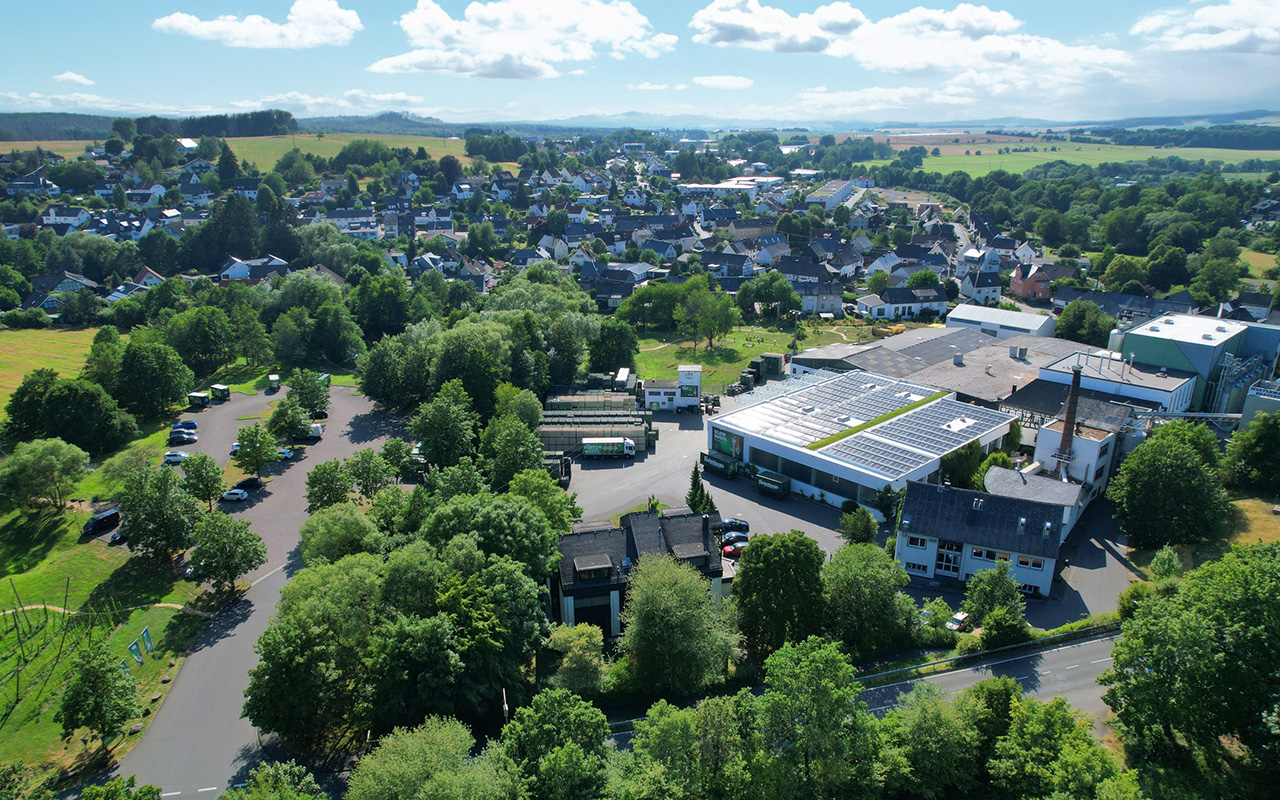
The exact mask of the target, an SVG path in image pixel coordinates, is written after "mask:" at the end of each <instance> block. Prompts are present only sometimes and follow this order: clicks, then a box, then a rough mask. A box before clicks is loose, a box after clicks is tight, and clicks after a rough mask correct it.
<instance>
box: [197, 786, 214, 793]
mask: <svg viewBox="0 0 1280 800" xmlns="http://www.w3.org/2000/svg"><path fill="white" fill-rule="evenodd" d="M196 791H197V792H216V791H218V787H217V786H206V787H205V788H203V789H196Z"/></svg>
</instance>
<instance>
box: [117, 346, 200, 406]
mask: <svg viewBox="0 0 1280 800" xmlns="http://www.w3.org/2000/svg"><path fill="white" fill-rule="evenodd" d="M194 384H195V375H194V374H193V373H192V371H191V369H190V368H189V367H188V366H187V365H186V364H185V363H183V360H182V357H181V356H180V355H179V354H178V351H177V350H175V349H174V348H172V347H170V346H169V345H167V344H158V343H146V342H130V343H129V344H128V346H126V347H125V348H124V350H123V354H122V356H121V359H120V368H119V371H118V372H117V383H116V388H115V390H114V392H113V394H114V395H115V397H116V399H118V400H119V401H120V404H121V405H123V406H124V407H125V408H127V409H129V410H130V411H132V412H133V413H135V414H137V415H138V416H140V417H144V418H153V417H158V416H162V415H163V414H165V413H166V412H167V411H168V410H169V408H170V407H171V406H172V405H173V404H174V403H177V402H179V401H180V400H184V399H186V396H187V392H189V391H191V387H192V386H193V385H194Z"/></svg>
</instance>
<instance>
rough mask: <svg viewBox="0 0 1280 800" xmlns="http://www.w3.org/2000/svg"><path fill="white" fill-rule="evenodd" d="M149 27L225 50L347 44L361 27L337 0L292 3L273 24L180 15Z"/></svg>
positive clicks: (259, 18)
mask: <svg viewBox="0 0 1280 800" xmlns="http://www.w3.org/2000/svg"><path fill="white" fill-rule="evenodd" d="M151 27H152V28H154V29H155V30H157V31H160V32H161V33H178V34H182V35H184V36H192V37H194V38H196V39H205V40H208V41H213V42H222V43H223V44H224V45H226V46H228V47H258V48H265V47H273V48H286V49H299V48H305V47H320V46H322V45H341V44H347V43H348V42H350V41H351V38H352V37H353V36H355V35H356V33H357V32H358V31H360V30H362V29H363V28H364V26H363V25H362V24H361V23H360V15H359V14H357V13H356V12H354V11H352V10H350V9H346V8H342V7H341V6H339V5H338V2H337V0H295V2H294V4H293V5H292V6H291V7H290V8H289V16H288V21H287V22H284V23H283V24H282V23H279V22H272V21H271V20H269V19H267V18H266V17H264V16H261V15H259V14H249V15H247V16H245V17H244V18H243V19H242V18H240V17H236V16H229V15H228V16H222V17H217V18H215V19H207V20H206V19H200V18H199V17H196V16H193V15H191V14H186V13H183V12H176V13H173V14H169V15H167V16H164V17H160V18H159V19H157V20H156V21H155V22H153V23H151Z"/></svg>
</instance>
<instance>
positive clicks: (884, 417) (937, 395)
mask: <svg viewBox="0 0 1280 800" xmlns="http://www.w3.org/2000/svg"><path fill="white" fill-rule="evenodd" d="M949 394H951V392H934V393H933V394H931V395H929V396H928V397H922V398H920V399H919V400H916V401H915V402H913V403H908V404H906V405H905V406H903V407H902V408H899V409H897V410H896V411H890V412H888V413H885V414H881V415H880V416H878V417H876V418H875V419H869V420H867V421H866V422H863V423H861V424H858V425H854V426H853V427H852V428H845V429H844V430H842V431H840V432H839V433H833V434H831V435H830V436H828V437H827V438H825V439H819V440H818V441H816V442H814V443H813V444H807V445H805V449H806V450H821V449H822V448H824V447H826V446H827V445H829V444H835V443H836V442H838V441H840V440H841V439H845V438H847V437H849V436H852V435H854V434H855V433H859V432H861V431H865V430H866V429H867V428H872V427H875V426H876V425H879V424H881V423H882V422H888V421H889V420H891V419H893V418H894V417H899V416H902V415H903V414H905V413H907V412H908V411H915V410H916V409H917V408H920V407H921V406H925V405H928V404H929V403H932V402H933V401H934V400H939V399H941V398H943V397H946V396H947V395H949Z"/></svg>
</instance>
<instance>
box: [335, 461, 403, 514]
mask: <svg viewBox="0 0 1280 800" xmlns="http://www.w3.org/2000/svg"><path fill="white" fill-rule="evenodd" d="M343 466H344V467H345V468H346V470H347V473H348V474H349V475H350V476H351V480H352V481H353V482H354V483H355V489H356V491H357V492H358V493H359V494H360V497H361V498H362V499H363V500H365V501H366V502H367V501H369V500H372V499H373V496H374V495H375V494H377V493H378V492H380V491H382V490H383V489H385V488H387V487H388V486H391V485H392V484H393V483H395V479H396V474H395V471H394V470H392V469H391V465H390V464H388V463H387V462H386V461H384V460H383V458H382V456H380V455H378V452H377V451H376V450H374V449H373V448H372V447H366V448H364V449H362V450H357V451H356V452H355V454H354V455H352V456H351V457H350V458H348V459H347V460H346V461H345V462H343Z"/></svg>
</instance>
